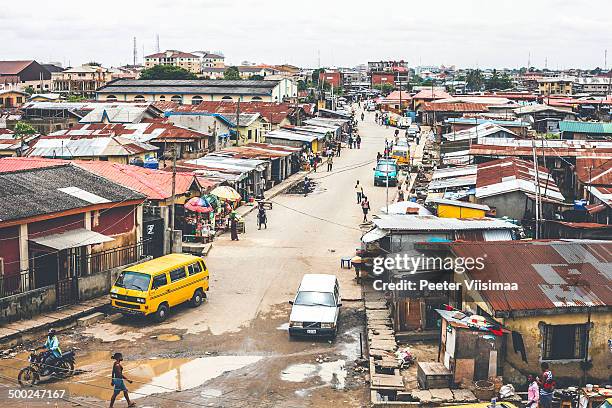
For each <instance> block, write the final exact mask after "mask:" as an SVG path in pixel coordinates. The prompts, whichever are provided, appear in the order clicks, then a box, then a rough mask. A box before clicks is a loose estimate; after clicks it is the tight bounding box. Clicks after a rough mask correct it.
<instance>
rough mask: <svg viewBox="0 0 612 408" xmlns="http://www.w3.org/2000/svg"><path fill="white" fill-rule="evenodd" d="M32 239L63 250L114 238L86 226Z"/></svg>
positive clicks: (39, 243) (40, 243)
mask: <svg viewBox="0 0 612 408" xmlns="http://www.w3.org/2000/svg"><path fill="white" fill-rule="evenodd" d="M30 241H32V242H34V243H36V244H38V245H42V246H46V247H48V248H53V249H56V250H58V251H61V250H64V249H68V248H78V247H81V246H85V245H94V244H101V243H103V242H109V241H113V238H111V237H107V236H106V235H102V234H99V233H97V232H94V231H90V230H88V229H85V228H78V229H74V230H70V231H66V232H62V233H59V234H52V235H46V236H44V237H37V238H31V239H30Z"/></svg>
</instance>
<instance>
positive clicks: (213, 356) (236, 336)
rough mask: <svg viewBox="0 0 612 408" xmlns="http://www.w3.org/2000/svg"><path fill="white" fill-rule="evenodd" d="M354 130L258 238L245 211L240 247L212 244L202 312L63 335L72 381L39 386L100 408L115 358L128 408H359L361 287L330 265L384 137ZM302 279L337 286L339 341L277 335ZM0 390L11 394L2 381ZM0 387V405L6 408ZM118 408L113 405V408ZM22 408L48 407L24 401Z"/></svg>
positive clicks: (354, 225)
mask: <svg viewBox="0 0 612 408" xmlns="http://www.w3.org/2000/svg"><path fill="white" fill-rule="evenodd" d="M359 116H360V112H358V113H357V117H359ZM359 128H360V134H361V136H362V139H363V142H362V145H361V149H359V150H356V149H343V150H342V156H341V157H340V158H336V159H335V161H334V171H333V172H329V173H328V172H326V171H325V170H326V166H321V167H320V168H319V172H318V173H316V174H313V179H314V180H315V182H316V184H317V189H316V191H315V192H314V193H313V194H310V195H309V196H308V197H303V196H302V195H295V194H286V195H281V196H278V197H276V198H274V199H273V201H274V208H273V209H272V210H271V211H269V212H268V229H267V230H261V231H259V230H257V227H256V220H255V216H254V213H251V214H250V215H249V216H247V218H246V225H247V227H246V229H247V230H246V234H243V235H241V236H240V241H238V242H232V241H231V240H229V236H228V235H227V234H226V235H224V236H222V237H220V238H219V239H218V240H217V241H215V243H214V246H213V249H212V250H211V252H210V253H209V256H208V258H207V264H208V268H209V270H210V273H211V289H210V292H209V299H208V301H207V302H206V303H205V304H204V305H202V306H201V307H199V308H197V309H192V308H189V307H187V306H184V307H178V308H176V309H175V310H173V312H172V314H171V316H170V317H169V319H168V320H167V321H166V322H165V323H164V324H161V325H155V324H153V323H152V322H151V321H149V320H139V319H131V318H123V317H121V318H117V317H116V316H113V317H111V318H109V319H107V320H105V321H102V322H100V323H97V324H95V325H93V326H90V327H88V328H84V329H83V328H79V329H74V330H71V331H69V332H66V333H62V334H61V335H60V337H61V341H62V344H63V347H64V349H67V348H70V347H76V348H78V351H77V353H78V356H77V367H78V368H79V369H81V370H83V373H81V374H79V375H76V376H74V377H72V378H71V379H70V380H69V381H64V382H57V381H56V382H53V383H50V384H45V385H44V387H45V388H53V389H67V390H68V391H69V394H70V399H71V400H72V401H80V402H81V404H82V405H83V406H97V407H101V406H107V402H104V401H108V399H109V397H110V393H111V391H110V390H111V388H110V387H109V378H108V376H109V374H110V369H111V360H110V355H111V354H112V353H113V352H115V351H121V352H123V354H124V356H125V360H126V361H125V367H126V375H127V376H128V378H129V377H130V376H131V377H133V379H134V380H135V383H134V384H131V385H129V388H130V390H131V391H133V397H134V398H138V399H137V403H138V406H148V407H174V406H177V407H179V406H180V407H183V406H185V407H187V406H211V407H245V406H251V407H287V408H291V407H335V406H343V407H364V406H366V405H367V400H368V398H367V397H368V395H367V388H366V386H365V380H364V373H362V372H361V371H360V370H359V368H357V369H355V361H356V360H357V359H358V358H359V334H360V333H363V330H364V314H363V305H362V302H361V301H360V300H359V299H360V298H361V288H360V287H359V286H358V285H357V284H356V283H355V282H354V279H353V278H354V272H353V271H350V270H346V269H340V258H341V257H343V256H352V255H353V254H354V252H355V249H356V248H357V247H358V246H359V238H360V236H361V234H362V228H363V226H361V227H360V223H361V219H362V217H363V214H362V212H361V208H360V207H359V206H358V205H357V203H356V195H355V191H354V186H355V182H356V180H360V182H361V184H362V185H363V186H364V190H365V193H366V194H367V196H368V198H369V200H370V204H371V208H372V209H373V211H375V212H377V209H378V208H380V207H382V206H383V205H384V203H385V196H386V194H385V188H383V187H374V186H373V171H372V168H373V167H374V164H375V163H374V162H375V158H376V152H377V151H382V150H383V148H384V140H385V138H386V137H387V138H389V139H391V138H392V137H393V132H394V130H395V129H394V128H392V127H389V128H385V127H384V126H379V125H376V124H375V123H374V114H373V113H369V112H366V120H365V121H364V122H360V123H359ZM394 196H395V189H391V194H390V197H391V198H393V197H394ZM369 218H371V214H370V217H369ZM305 273H330V274H336V275H337V276H338V278H339V280H340V286H341V293H342V296H343V299H344V301H343V306H342V310H341V316H340V334H339V335H338V337H337V339H336V340H335V341H333V342H329V341H327V340H312V339H306V340H297V341H296V340H289V338H288V336H287V332H286V326H285V324H286V323H287V321H288V316H289V312H290V305H289V304H288V301H289V300H291V299H292V298H293V296H294V295H295V291H296V289H297V286H298V284H299V281H300V279H301V277H302V275H303V274H305ZM25 357H26V356H25V355H23V354H20V355H17V356H15V358H25ZM15 358H13V359H12V360H2V361H3V365H4V366H3V367H0V373H1V375H3V376H5V377H9V378H10V377H12V378H14V377H15V376H16V371H15V369H14V368H7V366H10V367H21V366H23V365H25V362H23V361H20V360H16V359H15ZM0 383H4V385H5V386H9V387H11V386H14V385H11V383H10V381H8V380H6V379H5V378H4V377H0ZM4 390H5V389H2V388H0V401H3V402H7V401H8V400H7V399H6V395H7V394H6V392H5V391H4ZM176 390H179V391H176ZM55 403H57V405H58V406H64V405H65V406H72V404H71V403H68V402H66V401H59V402H53V403H52V404H55ZM125 405H126V404H125V401H123V400H120V401H119V402H118V404H117V405H116V406H125ZM24 406H31V407H35V406H50V405H48V404H47V403H46V402H40V403H39V402H32V401H29V402H27V404H26V405H24ZM51 406H53V405H51Z"/></svg>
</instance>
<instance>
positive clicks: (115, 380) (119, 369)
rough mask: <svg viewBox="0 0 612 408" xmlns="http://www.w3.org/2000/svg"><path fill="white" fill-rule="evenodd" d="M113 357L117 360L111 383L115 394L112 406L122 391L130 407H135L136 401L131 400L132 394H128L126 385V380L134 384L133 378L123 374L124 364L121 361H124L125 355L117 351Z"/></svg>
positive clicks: (112, 398) (111, 402)
mask: <svg viewBox="0 0 612 408" xmlns="http://www.w3.org/2000/svg"><path fill="white" fill-rule="evenodd" d="M112 359H113V360H115V362H114V363H113V372H112V374H111V385H112V386H113V396H112V397H111V400H110V407H111V408H113V406H114V405H115V400H116V399H117V396H118V395H119V394H120V393H123V398H125V401H126V402H127V403H128V407H135V406H136V403H134V402H132V401H130V396H129V395H128V389H127V387H126V386H125V381H127V382H129V383H130V384H132V380H129V379H128V378H127V377H126V376H125V375H123V366H122V365H121V362H122V361H123V355H122V354H121V353H115V354H113V356H112Z"/></svg>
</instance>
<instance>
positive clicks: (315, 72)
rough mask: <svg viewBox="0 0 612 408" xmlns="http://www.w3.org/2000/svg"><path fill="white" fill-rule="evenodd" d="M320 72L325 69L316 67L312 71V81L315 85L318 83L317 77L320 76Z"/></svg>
mask: <svg viewBox="0 0 612 408" xmlns="http://www.w3.org/2000/svg"><path fill="white" fill-rule="evenodd" d="M321 72H325V70H324V69H323V68H317V69H315V70H314V71H312V76H311V78H312V82H313V83H314V84H316V85H318V84H319V77H320V76H321Z"/></svg>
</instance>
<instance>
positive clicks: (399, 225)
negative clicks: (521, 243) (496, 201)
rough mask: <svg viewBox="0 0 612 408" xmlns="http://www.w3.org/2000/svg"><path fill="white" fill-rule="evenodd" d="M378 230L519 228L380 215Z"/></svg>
mask: <svg viewBox="0 0 612 408" xmlns="http://www.w3.org/2000/svg"><path fill="white" fill-rule="evenodd" d="M373 223H374V225H376V226H377V227H378V228H382V229H386V230H392V231H453V230H461V231H469V230H495V229H508V230H514V229H517V228H518V227H517V226H516V225H514V224H511V223H509V222H507V221H504V220H499V219H494V218H480V219H457V218H439V217H435V216H433V215H413V216H410V217H406V216H404V215H380V216H379V218H375V219H374V220H373Z"/></svg>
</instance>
